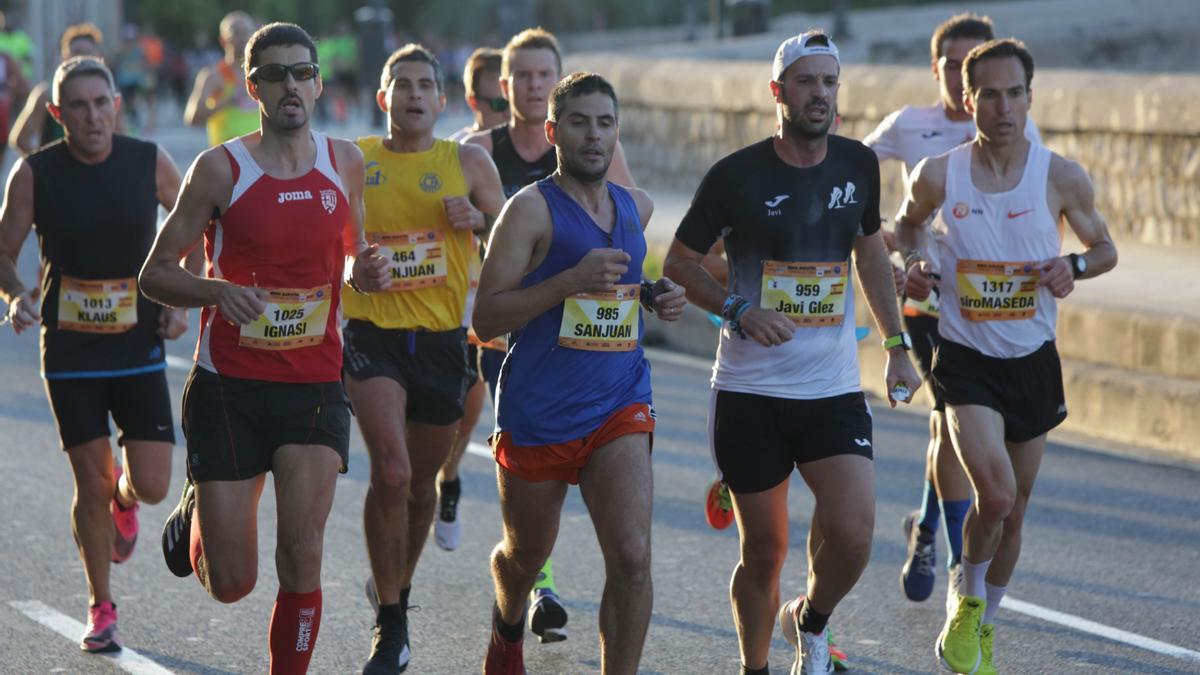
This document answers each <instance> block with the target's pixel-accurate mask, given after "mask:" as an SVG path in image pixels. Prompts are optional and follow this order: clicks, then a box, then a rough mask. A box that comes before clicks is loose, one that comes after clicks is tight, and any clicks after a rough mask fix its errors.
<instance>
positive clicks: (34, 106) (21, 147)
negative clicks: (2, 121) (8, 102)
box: [8, 82, 50, 157]
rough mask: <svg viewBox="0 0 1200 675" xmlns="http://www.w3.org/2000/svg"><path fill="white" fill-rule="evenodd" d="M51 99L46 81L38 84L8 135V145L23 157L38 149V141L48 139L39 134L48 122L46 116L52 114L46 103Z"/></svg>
mask: <svg viewBox="0 0 1200 675" xmlns="http://www.w3.org/2000/svg"><path fill="white" fill-rule="evenodd" d="M49 100H50V89H49V87H47V86H46V83H45V82H42V83H40V84H38V85H37V86H36V87H34V88H33V91H31V92H29V100H27V101H25V107H24V108H22V109H21V115H20V116H19V117H17V123H16V124H14V125H13V128H12V132H11V134H10V135H9V137H8V145H9V146H10V147H11V148H12V149H13V150H16V151H17V152H19V153H20V154H21V156H22V157H24V156H25V155H28V154H29V153H31V152H33V151H34V150H37V143H41V142H43V141H45V140H46V139H44V138H38V136H39V135H40V134H41V132H42V127H43V126H44V125H45V124H46V116H47V115H49V114H50V113H49V112H47V111H46V103H47V102H48V101H49ZM35 139H36V140H35Z"/></svg>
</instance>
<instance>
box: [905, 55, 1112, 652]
mask: <svg viewBox="0 0 1200 675" xmlns="http://www.w3.org/2000/svg"><path fill="white" fill-rule="evenodd" d="M962 74H963V82H964V102H965V104H966V109H967V110H968V111H969V112H970V113H971V114H972V115H973V116H974V118H975V125H976V128H977V129H978V134H977V136H976V138H975V140H974V141H973V142H971V143H969V144H966V145H962V146H959V147H957V148H955V149H954V150H951V151H950V152H948V153H945V154H943V155H939V156H937V157H931V158H929V159H926V160H923V161H922V162H921V163H920V164H918V165H917V168H916V170H915V171H914V172H913V176H912V178H911V180H910V187H909V193H908V194H909V197H908V199H907V200H906V201H905V203H904V206H903V208H902V209H901V211H900V214H899V216H898V220H897V239H898V243H899V245H900V246H901V247H902V249H903V250H906V251H908V252H909V253H908V255H907V259H908V260H909V261H910V262H911V264H910V266H909V284H908V293H909V296H910V297H913V298H915V299H917V300H922V299H924V298H925V297H926V296H927V294H928V293H929V290H930V288H931V287H932V285H933V283H934V277H933V273H932V268H931V266H930V264H929V263H928V262H926V261H925V260H924V259H923V254H922V253H921V251H923V250H928V249H927V248H926V247H924V246H923V244H924V241H923V240H924V231H925V229H926V227H927V221H928V219H929V217H930V216H931V215H932V214H934V213H935V212H936V213H937V215H936V216H935V220H934V224H933V232H934V248H933V251H934V253H933V255H934V256H935V258H936V269H939V270H940V271H941V290H942V306H943V311H942V313H941V316H940V318H939V320H938V333H939V335H940V336H941V341H940V343H939V344H938V346H937V347H936V348H935V349H934V358H933V372H932V374H931V377H930V379H931V381H932V383H933V386H934V387H936V388H937V394H938V396H939V397H940V398H941V400H942V401H943V402H944V403H945V406H946V413H947V417H948V425H949V428H950V436H951V439H952V440H953V442H954V447H955V449H957V451H958V456H959V459H960V460H961V461H962V464H963V467H964V468H965V469H966V472H967V476H968V477H969V478H970V481H971V487H972V488H973V489H974V491H975V505H974V506H973V507H972V508H971V510H970V511H969V512H968V513H967V518H966V526H965V528H964V533H963V560H962V571H963V574H962V580H961V582H960V585H959V588H958V594H957V597H956V601H955V602H954V603H952V604H951V605H950V606H949V607H947V616H946V625H945V627H944V628H943V629H942V633H941V635H939V636H938V640H937V647H936V651H937V655H938V657H939V660H940V661H941V663H942V665H943V666H945V667H946V668H948V669H950V670H952V671H954V672H958V673H975V672H980V673H994V672H996V669H995V667H994V666H993V665H992V643H993V639H994V630H995V629H994V627H993V622H994V620H995V616H996V611H997V609H999V605H1000V600H1001V598H1003V597H1004V592H1005V590H1006V589H1007V586H1008V581H1009V579H1010V578H1011V577H1012V572H1013V568H1014V567H1015V566H1016V563H1017V557H1018V555H1019V554H1020V550H1021V525H1022V522H1023V521H1024V516H1025V509H1026V506H1027V504H1028V502H1029V495H1030V492H1031V491H1032V490H1033V482H1034V479H1035V478H1036V476H1037V471H1038V466H1039V464H1040V463H1041V459H1042V453H1043V451H1044V449H1045V446H1046V433H1047V432H1048V431H1049V430H1050V429H1053V428H1054V427H1056V426H1058V425H1059V424H1060V423H1061V422H1062V421H1063V419H1065V418H1066V416H1067V406H1066V403H1065V401H1064V398H1063V383H1062V368H1061V365H1060V363H1059V359H1058V351H1057V350H1056V348H1055V345H1054V334H1055V319H1056V307H1055V305H1056V301H1055V298H1064V297H1066V296H1067V295H1068V294H1069V293H1070V292H1071V290H1072V289H1073V288H1074V282H1075V279H1081V278H1090V277H1094V276H1097V275H1099V274H1103V273H1104V272H1107V271H1108V270H1110V269H1112V268H1113V267H1114V266H1115V265H1116V262H1117V251H1116V247H1115V246H1114V245H1113V243H1112V240H1111V239H1110V238H1109V236H1108V227H1107V225H1106V224H1105V222H1104V218H1103V217H1102V216H1101V215H1100V214H1099V213H1098V212H1097V211H1096V205H1095V195H1094V193H1093V189H1092V183H1091V181H1090V180H1089V179H1088V177H1087V174H1086V173H1085V172H1084V170H1083V168H1082V167H1080V166H1079V165H1078V164H1076V163H1074V162H1072V161H1069V160H1067V159H1064V158H1062V157H1060V156H1058V155H1057V154H1054V153H1052V152H1050V151H1049V150H1047V149H1045V148H1044V147H1042V146H1040V145H1037V144H1034V143H1031V142H1030V141H1029V139H1028V138H1026V137H1025V134H1024V133H1022V130H1023V129H1024V127H1025V120H1026V117H1027V115H1028V112H1029V103H1030V97H1031V95H1030V84H1031V83H1032V80H1033V57H1032V56H1030V54H1029V52H1028V51H1027V50H1026V49H1025V47H1024V45H1022V43H1021V42H1019V41H1017V40H1013V39H1008V40H993V41H990V42H986V43H984V44H982V45H979V46H978V47H975V48H974V49H972V50H971V51H970V53H968V54H967V57H966V59H965V60H964V61H963V66H962ZM1064 221H1065V223H1066V225H1069V226H1070V227H1071V229H1072V230H1073V231H1074V232H1075V235H1076V236H1077V237H1078V238H1079V240H1080V241H1081V242H1083V245H1084V247H1085V249H1086V250H1085V252H1084V253H1083V254H1082V255H1080V254H1075V253H1072V254H1070V255H1068V256H1061V257H1060V256H1059V253H1060V250H1061V247H1062V231H1063V223H1064Z"/></svg>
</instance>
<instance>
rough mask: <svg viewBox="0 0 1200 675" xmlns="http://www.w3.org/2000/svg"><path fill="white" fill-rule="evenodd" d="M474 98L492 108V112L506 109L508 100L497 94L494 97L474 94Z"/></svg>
mask: <svg viewBox="0 0 1200 675" xmlns="http://www.w3.org/2000/svg"><path fill="white" fill-rule="evenodd" d="M475 100H476V101H479V102H481V103H486V104H487V106H488V107H489V108H491V109H492V112H504V111H505V110H508V101H506V100H505V99H504V97H503V96H497V97H496V98H487V97H485V96H476V97H475Z"/></svg>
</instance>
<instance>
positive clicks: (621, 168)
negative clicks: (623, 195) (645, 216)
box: [604, 140, 645, 226]
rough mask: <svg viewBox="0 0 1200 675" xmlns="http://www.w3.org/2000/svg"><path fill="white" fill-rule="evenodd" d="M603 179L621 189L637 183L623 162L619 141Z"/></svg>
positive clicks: (623, 155) (626, 164)
mask: <svg viewBox="0 0 1200 675" xmlns="http://www.w3.org/2000/svg"><path fill="white" fill-rule="evenodd" d="M604 178H605V180H608V181H609V182H612V183H616V184H617V185H620V186H621V187H627V188H634V187H637V183H635V182H634V181H633V174H632V173H630V171H629V163H628V162H626V161H625V149H624V148H622V147H621V141H620V140H618V141H617V145H616V147H614V148H613V157H612V162H611V163H610V164H609V165H608V173H606V174H604ZM644 225H645V223H643V226H644Z"/></svg>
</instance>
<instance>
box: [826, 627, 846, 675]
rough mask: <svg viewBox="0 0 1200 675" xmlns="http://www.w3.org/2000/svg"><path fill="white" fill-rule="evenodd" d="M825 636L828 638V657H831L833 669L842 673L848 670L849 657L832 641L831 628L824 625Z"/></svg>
mask: <svg viewBox="0 0 1200 675" xmlns="http://www.w3.org/2000/svg"><path fill="white" fill-rule="evenodd" d="M825 637H826V638H828V639H829V658H831V659H833V669H834V670H836V671H838V672H839V673H844V672H846V671H847V670H850V657H849V656H847V655H846V652H844V651H842V650H841V649H839V648H838V646H837V643H835V642H834V641H833V629H832V628H830V627H828V626H826V627H825Z"/></svg>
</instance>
